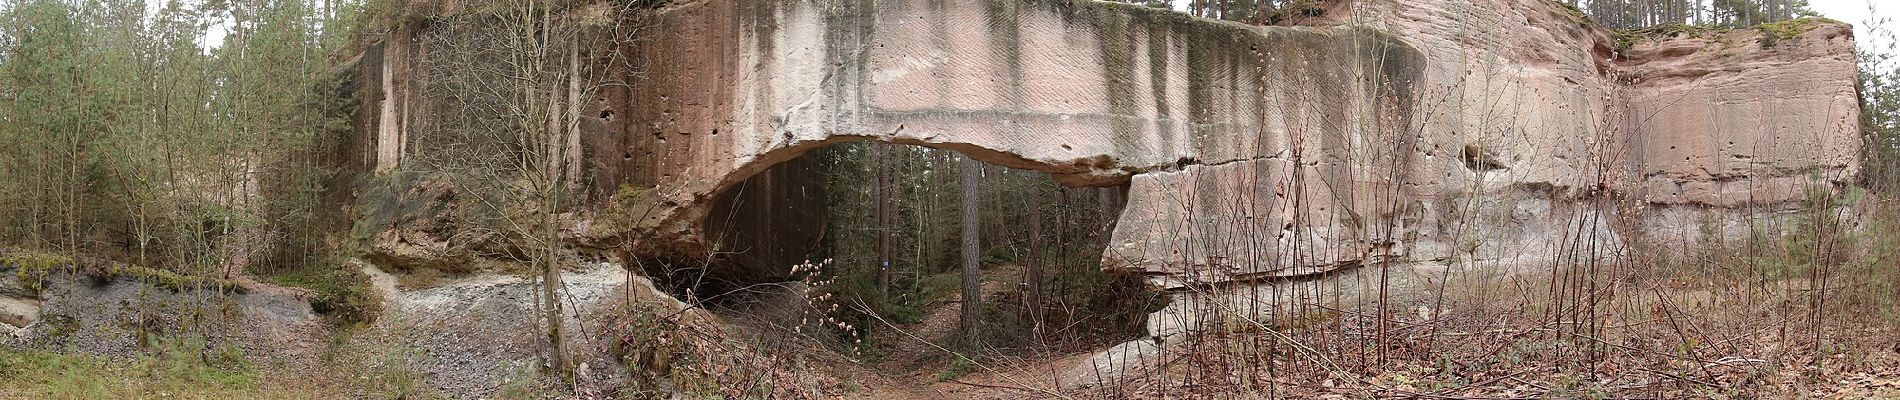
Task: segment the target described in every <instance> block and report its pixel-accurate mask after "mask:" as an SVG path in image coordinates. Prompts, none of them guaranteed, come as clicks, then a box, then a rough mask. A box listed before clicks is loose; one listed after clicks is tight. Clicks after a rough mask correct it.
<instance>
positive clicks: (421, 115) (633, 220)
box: [357, 0, 1859, 336]
mask: <svg viewBox="0 0 1900 400" xmlns="http://www.w3.org/2000/svg"><path fill="white" fill-rule="evenodd" d="M637 14H638V15H639V16H638V17H628V18H637V19H638V22H639V23H640V24H644V26H648V27H650V29H648V30H647V31H646V32H649V33H650V34H649V35H647V36H645V37H644V38H643V40H639V41H634V42H598V43H585V44H582V45H583V46H584V47H585V48H586V49H587V52H589V54H595V55H601V54H617V55H622V56H625V57H626V58H627V59H629V60H632V61H633V62H628V63H624V64H613V65H601V66H599V67H600V68H599V69H598V70H599V71H604V72H602V74H604V75H599V76H596V77H595V78H596V79H612V80H615V81H617V82H625V83H626V85H616V86H613V88H612V89H609V90H604V91H602V92H600V93H599V95H598V96H596V97H595V98H589V99H576V100H574V101H571V102H570V103H568V104H565V105H563V107H572V108H573V109H575V110H576V112H577V113H578V114H580V115H585V116H587V117H588V118H586V120H585V121H583V123H582V124H581V125H580V126H581V129H580V130H579V132H578V134H579V135H580V137H581V140H580V142H579V143H581V145H580V146H579V148H578V149H576V150H575V151H576V152H577V153H578V154H579V157H578V158H579V160H580V161H578V162H577V164H576V165H574V166H573V168H575V169H576V170H577V171H580V174H581V176H582V179H581V180H580V181H579V182H576V183H575V184H576V185H578V186H581V187H583V188H584V190H585V191H586V192H587V193H588V194H589V196H588V198H589V200H588V201H587V204H586V206H585V207H583V208H584V210H585V211H582V212H579V213H577V214H574V215H572V218H570V219H568V221H569V222H570V223H571V226H570V227H569V230H568V232H569V234H570V239H571V240H572V243H573V244H574V246H575V247H576V248H577V249H580V250H581V251H584V252H595V253H600V254H611V253H612V251H611V249H625V250H626V251H627V253H626V254H625V256H628V257H632V258H638V259H644V260H664V261H682V260H695V259H701V258H704V257H706V256H707V254H708V252H709V251H710V247H711V246H712V244H711V243H709V240H708V239H707V234H708V229H709V226H708V223H707V222H706V220H705V218H706V216H707V213H708V210H709V209H711V208H712V206H713V205H714V203H715V202H716V200H717V199H718V198H719V196H721V195H722V194H723V193H726V192H727V191H728V190H730V189H731V188H733V187H735V186H736V185H738V184H739V183H740V182H741V181H743V180H744V179H746V178H747V177H750V176H753V175H755V174H758V173H759V172H761V171H764V170H765V169H766V168H767V167H769V166H772V165H774V164H778V163H781V162H785V161H787V160H791V159H793V158H796V157H797V156H798V155H800V154H803V153H805V152H807V151H810V150H812V149H815V148H818V147H822V146H824V145H827V144H832V143H837V142H841V141H850V140H875V141H885V142H893V143H904V144H916V145H923V146H930V147H937V148H944V149H951V150H956V151H960V152H963V153H965V154H968V155H970V156H972V157H975V158H977V159H979V160H983V161H987V162H992V163H996V164H1001V165H1005V166H1010V167H1016V168H1026V169H1034V170H1039V171H1044V172H1048V173H1050V174H1052V175H1054V176H1056V177H1057V179H1058V180H1060V181H1062V182H1064V183H1065V184H1069V185H1078V186H1116V185H1126V186H1127V188H1128V189H1127V190H1128V196H1129V200H1128V208H1127V211H1125V212H1124V213H1123V215H1122V216H1121V218H1120V223H1119V224H1118V225H1117V228H1116V231H1115V232H1114V234H1113V239H1112V243H1111V246H1110V248H1109V250H1108V251H1107V252H1106V254H1104V255H1103V263H1104V267H1106V268H1123V269H1131V270H1138V271H1142V272H1144V273H1146V274H1148V275H1149V276H1151V277H1153V278H1154V282H1155V283H1157V284H1158V285H1159V286H1161V287H1163V288H1177V289H1178V288H1186V287H1192V286H1197V285H1225V284H1228V283H1232V282H1248V283H1254V284H1258V285H1255V286H1256V287H1260V288H1265V290H1272V289H1273V288H1274V287H1278V286H1286V287H1292V286H1288V285H1292V284H1295V283H1299V282H1305V281H1308V280H1311V279H1313V278H1322V277H1329V276H1332V275H1328V274H1329V273H1333V272H1337V271H1344V270H1350V269H1351V267H1355V266H1361V265H1373V264H1379V263H1382V262H1397V263H1400V265H1412V266H1421V267H1423V268H1427V269H1432V270H1442V269H1445V268H1454V269H1460V270H1475V269H1483V270H1498V271H1509V270H1516V269H1521V268H1549V267H1553V266H1557V264H1560V263H1575V262H1580V261H1579V260H1585V259H1608V258H1616V257H1620V256H1623V255H1626V254H1628V253H1629V252H1630V251H1631V250H1632V249H1650V248H1666V246H1662V245H1661V244H1664V243H1677V242H1680V241H1694V240H1701V239H1700V238H1698V237H1692V236H1698V235H1702V234H1701V233H1700V232H1702V231H1704V230H1702V229H1699V227H1700V226H1707V225H1711V224H1713V225H1714V226H1717V227H1719V228H1720V229H1718V230H1717V232H1718V233H1728V234H1734V231H1733V230H1732V229H1730V228H1734V227H1738V226H1741V225H1740V224H1743V223H1742V222H1739V221H1741V217H1742V216H1745V215H1749V214H1751V213H1756V212H1761V211H1764V210H1769V211H1771V210H1774V209H1776V208H1779V207H1786V206H1791V205H1795V204H1798V203H1799V202H1800V201H1801V200H1802V199H1803V198H1804V196H1803V194H1804V193H1808V192H1812V191H1816V190H1820V191H1835V190H1841V189H1842V188H1844V187H1845V185H1847V184H1848V182H1850V181H1851V177H1852V175H1853V174H1854V173H1855V172H1856V169H1857V161H1856V160H1857V158H1856V156H1857V154H1858V146H1859V141H1858V139H1857V136H1856V130H1857V127H1856V123H1857V121H1858V112H1859V110H1858V108H1857V106H1856V104H1857V103H1856V101H1855V99H1854V90H1855V70H1854V68H1855V67H1854V62H1853V39H1852V36H1851V30H1850V29H1848V27H1846V26H1844V25H1841V24H1837V23H1831V22H1798V23H1793V24H1791V25H1783V26H1777V27H1773V28H1775V29H1768V30H1735V31H1726V32H1714V31H1711V32H1697V33H1692V34H1675V33H1671V32H1654V33H1652V34H1650V35H1647V36H1640V37H1628V36H1625V37H1619V36H1616V35H1612V34H1611V33H1609V32H1607V31H1605V30H1602V29H1598V28H1596V27H1594V26H1593V25H1592V24H1591V23H1590V22H1589V21H1588V20H1586V19H1585V18H1583V17H1582V16H1581V15H1580V14H1579V13H1577V12H1576V11H1574V10H1572V9H1569V8H1566V7H1563V6H1561V5H1558V4H1556V3H1553V2H1548V1H1545V0H1450V1H1442V2H1412V1H1397V0H1374V1H1365V2H1356V3H1353V4H1348V5H1342V6H1339V7H1336V8H1335V9H1334V10H1330V11H1329V12H1328V13H1327V15H1328V17H1327V18H1326V21H1325V22H1323V23H1320V24H1318V25H1322V26H1303V27H1252V26H1243V25H1238V24H1232V23H1225V22H1215V21H1206V20H1198V19H1193V18H1189V17H1185V16H1182V15H1179V14H1175V13H1171V12H1167V11H1163V10H1154V9H1147V8H1142V7H1135V6H1129V5H1124V4H1117V3H1105V2H1096V1H1087V0H1075V1H1047V2H1045V1H1037V2H1020V3H1018V2H980V1H951V2H941V1H924V0H911V1H890V2H874V3H869V2H848V3H834V2H823V1H763V0H759V1H753V0H744V1H703V2H688V3H677V4H669V5H667V6H666V7H664V8H657V9H651V10H642V11H641V12H639V13H637ZM458 23H464V24H466V23H473V22H471V21H468V20H461V21H459V22H458V20H454V19H450V20H445V21H442V22H439V23H437V24H435V25H430V26H406V27H404V28H401V29H398V30H396V31H395V32H392V33H390V34H389V35H388V37H387V38H386V39H385V40H383V41H382V42H381V43H382V44H380V45H376V46H372V47H371V48H370V54H369V55H368V56H366V57H364V59H363V61H362V62H361V63H360V64H358V69H357V71H358V72H357V73H358V75H359V76H358V82H361V83H362V89H363V90H361V91H360V93H362V94H363V95H364V96H367V98H366V101H365V102H364V103H363V104H364V105H365V107H364V109H363V111H361V112H360V113H359V118H358V123H359V125H360V129H359V131H360V134H361V135H363V136H374V137H376V138H377V139H376V140H375V141H374V142H375V143H376V146H375V147H376V151H375V152H374V154H375V160H374V163H373V164H374V165H377V166H379V170H383V171H389V170H393V169H396V168H398V167H399V166H401V165H402V164H403V163H404V162H406V161H405V160H407V159H409V158H413V157H416V156H417V155H418V154H427V153H428V152H429V151H430V149H429V148H428V147H426V146H425V145H424V144H426V143H423V142H419V141H417V140H416V139H414V138H413V137H411V136H412V135H413V127H414V126H417V125H418V124H419V122H418V121H427V120H428V119H429V118H431V117H430V115H429V113H428V112H427V111H426V110H429V109H430V106H429V103H430V102H436V101H443V99H431V98H428V97H427V96H423V95H420V93H424V92H421V91H419V90H421V89H418V87H419V86H426V85H427V82H428V79H427V75H428V71H425V70H422V69H420V68H419V66H420V65H422V64H419V62H418V61H417V60H419V59H426V58H427V57H431V55H430V54H431V53H430V52H431V49H432V48H443V46H442V44H441V43H433V42H431V40H443V39H442V38H444V37H445V36H441V35H425V34H423V32H422V31H425V30H429V29H438V30H439V29H453V28H452V27H453V26H454V25H455V24H458ZM403 190H409V189H402V190H396V192H399V193H400V192H403ZM411 192H412V193H408V194H406V196H407V197H408V198H412V199H413V198H428V197H430V196H431V195H429V194H427V193H422V192H426V190H411ZM759 193H771V191H759ZM398 197H401V196H398ZM786 201H795V200H786ZM423 202H424V203H427V202H428V200H424V201H423ZM790 207H798V205H795V204H794V205H790ZM371 208H376V206H373V205H372V206H371ZM762 222H764V223H773V222H772V221H769V218H768V221H762ZM376 226H381V225H376ZM399 226H401V225H399ZM403 229H408V230H410V231H423V230H425V229H422V228H403ZM386 237H390V238H403V239H402V241H404V242H406V243H409V245H414V246H420V247H423V248H427V247H428V246H435V245H439V244H440V243H443V242H446V241H447V240H448V239H447V236H445V235H434V236H432V235H428V234H414V232H410V234H390V235H386ZM431 241H434V242H436V243H434V244H431V243H429V242H431ZM416 242H421V243H416ZM382 252H383V253H404V252H403V251H401V250H400V248H399V246H386V247H384V250H382ZM408 253H411V255H414V254H413V253H416V252H413V251H412V252H408ZM385 255H386V256H390V257H387V258H386V259H388V260H400V259H401V258H399V257H394V256H395V255H394V254H385ZM424 256H425V257H424V258H428V257H427V256H426V254H424ZM1380 265H1384V264H1380ZM724 268H725V269H722V270H719V271H715V273H721V274H726V275H728V276H736V277H747V276H752V277H765V278H760V279H761V280H765V279H766V278H769V277H771V276H773V274H775V273H776V272H774V271H773V270H770V269H768V268H762V267H760V266H758V265H752V266H751V267H750V268H746V267H744V266H727V267H724ZM1360 278H1363V277H1360ZM1275 296H1277V295H1275ZM1276 298H1278V297H1276ZM1178 325H1182V326H1188V325H1193V324H1192V323H1191V322H1182V323H1180V324H1178ZM1153 330H1155V331H1156V332H1151V333H1153V334H1155V335H1156V336H1165V335H1166V334H1167V333H1172V332H1176V331H1178V329H1176V328H1164V327H1157V328H1155V329H1153ZM1162 331H1167V332H1162Z"/></svg>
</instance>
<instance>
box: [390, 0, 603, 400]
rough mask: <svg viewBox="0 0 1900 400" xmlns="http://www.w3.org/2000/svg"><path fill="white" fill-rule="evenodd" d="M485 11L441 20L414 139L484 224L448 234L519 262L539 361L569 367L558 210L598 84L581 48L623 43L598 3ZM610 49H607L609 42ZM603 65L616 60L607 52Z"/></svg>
mask: <svg viewBox="0 0 1900 400" xmlns="http://www.w3.org/2000/svg"><path fill="white" fill-rule="evenodd" d="M486 6H487V7H486V8H484V10H485V11H486V12H483V13H477V14H469V15H465V16H461V17H457V19H456V20H450V21H444V22H441V23H438V24H437V25H436V26H434V27H432V28H431V29H430V30H429V36H430V37H429V38H428V39H427V40H429V43H430V45H432V46H436V47H435V48H434V49H432V50H431V54H430V56H429V57H427V58H426V59H425V61H424V63H425V65H424V68H425V69H426V70H427V76H426V78H425V79H426V81H425V83H424V84H425V85H426V88H425V89H424V90H425V91H427V92H429V95H428V96H425V98H428V99H439V100H437V101H438V103H437V104H431V105H429V107H431V109H432V111H433V114H432V117H434V119H433V120H432V121H427V123H425V124H420V126H419V127H420V128H421V131H419V132H417V135H416V138H415V139H414V140H416V141H419V142H422V143H419V144H418V147H420V148H429V149H431V151H430V152H428V153H432V154H418V155H417V156H418V157H425V158H424V159H422V160H421V161H423V163H424V164H426V165H425V166H424V168H426V170H425V171H422V172H427V173H431V174H432V175H435V176H440V177H443V178H446V179H447V180H449V181H450V182H451V183H452V184H453V185H454V187H456V188H457V189H458V190H460V191H461V192H462V193H464V194H463V195H461V196H457V197H458V198H463V199H466V201H468V202H471V203H475V204H476V205H477V206H478V207H476V211H478V212H479V213H480V214H479V215H477V216H475V218H471V219H474V220H477V221H479V222H478V223H479V224H480V225H481V226H475V227H468V228H469V229H467V230H466V231H467V232H474V234H472V235H471V237H463V238H459V239H460V240H456V239H457V238H451V240H450V242H451V243H458V244H459V245H461V246H465V247H468V248H470V249H481V250H485V251H486V253H487V254H486V255H491V256H499V257H500V258H511V259H515V260H519V261H522V262H525V263H526V264H527V266H528V267H529V270H530V271H533V272H534V273H535V274H536V275H538V276H537V277H535V280H536V282H538V284H537V286H536V287H537V293H536V296H535V308H536V311H537V314H539V316H538V319H539V321H537V322H536V323H535V324H534V326H535V327H536V329H537V330H540V331H541V332H539V333H540V334H543V335H545V337H546V341H545V344H546V345H547V348H546V350H547V357H548V360H547V365H548V366H549V367H550V368H551V369H553V370H555V371H558V372H560V373H563V374H564V373H566V372H567V371H569V370H570V369H571V364H572V362H571V360H569V359H568V358H567V353H568V350H567V347H568V346H567V344H566V343H565V339H564V332H563V331H564V329H565V327H564V325H565V324H564V323H563V318H562V315H563V314H562V299H561V297H560V292H561V274H560V272H561V270H562V267H563V266H564V265H567V264H569V262H570V261H571V258H572V257H569V256H568V253H569V252H568V251H567V250H566V249H565V247H564V245H563V243H562V238H561V232H562V228H563V226H564V225H565V224H564V222H563V219H562V215H563V213H565V212H566V211H567V210H568V208H569V207H571V206H572V205H573V202H574V201H575V200H576V199H575V195H576V194H577V193H579V192H578V190H577V189H578V185H579V176H578V175H579V168H578V166H579V162H580V160H579V157H580V148H579V137H580V123H581V118H583V115H584V113H583V111H582V108H583V107H585V106H586V104H587V103H588V100H589V99H592V98H594V96H595V94H596V93H597V92H598V91H599V89H600V88H602V87H604V86H606V85H609V84H612V82H609V81H603V80H599V79H594V78H597V75H601V74H599V73H596V72H595V71H593V68H597V67H601V66H602V65H601V64H600V63H597V62H595V61H591V60H590V57H582V56H581V52H582V51H583V48H588V47H589V45H590V44H591V43H595V42H594V41H596V40H605V41H608V42H609V43H611V42H613V41H618V40H624V38H625V37H627V35H630V34H631V29H627V28H623V27H622V26H619V25H618V24H619V22H618V21H621V20H622V18H619V15H620V12H619V11H620V10H615V9H612V8H608V7H606V4H604V3H603V4H595V5H585V4H583V5H572V6H570V5H567V4H556V3H551V2H545V1H540V0H495V1H493V2H491V3H488V4H487V5H486ZM607 47H610V48H611V46H607ZM607 58H609V61H607V62H606V64H609V65H611V64H612V63H614V62H618V61H615V60H618V57H617V56H615V55H608V56H607Z"/></svg>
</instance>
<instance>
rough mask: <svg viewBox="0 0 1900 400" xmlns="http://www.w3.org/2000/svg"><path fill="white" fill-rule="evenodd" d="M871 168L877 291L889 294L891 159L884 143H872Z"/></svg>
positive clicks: (879, 293) (882, 294)
mask: <svg viewBox="0 0 1900 400" xmlns="http://www.w3.org/2000/svg"><path fill="white" fill-rule="evenodd" d="M870 147H871V168H873V169H875V171H874V172H873V173H872V179H871V202H872V206H871V213H872V220H873V222H872V223H871V225H872V230H873V231H875V232H876V234H877V249H876V250H875V251H876V252H877V261H876V262H877V293H878V295H880V296H884V295H888V294H889V293H890V289H891V246H890V243H891V238H890V236H891V233H890V228H891V223H890V219H891V218H890V213H891V211H890V197H891V196H890V194H889V193H885V186H887V185H888V184H889V183H890V182H889V176H888V175H889V174H888V170H889V166H888V164H889V161H887V160H885V157H884V145H883V144H881V143H871V146H870Z"/></svg>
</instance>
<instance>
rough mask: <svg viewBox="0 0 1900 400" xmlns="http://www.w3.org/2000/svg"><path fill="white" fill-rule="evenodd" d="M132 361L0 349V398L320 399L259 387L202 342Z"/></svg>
mask: <svg viewBox="0 0 1900 400" xmlns="http://www.w3.org/2000/svg"><path fill="white" fill-rule="evenodd" d="M158 349H159V350H158V351H157V352H155V354H152V355H147V356H140V357H135V358H130V359H116V358H106V357H99V356H89V355H74V354H61V353H56V352H49V351H38V350H24V351H16V350H4V349H0V379H5V381H6V384H5V385H0V397H6V398H30V399H128V398H168V397H169V398H181V399H303V398H323V397H324V396H323V395H320V394H316V393H299V392H297V391H290V390H285V389H284V388H283V387H274V388H273V387H266V386H265V385H263V384H261V382H262V381H263V380H262V379H260V373H259V372H258V371H257V368H256V366H254V365H252V364H251V363H250V362H249V361H247V360H245V359H244V358H243V356H241V355H239V354H238V353H236V352H235V351H234V349H216V348H209V347H207V346H206V345H205V342H204V341H203V340H201V339H179V340H174V341H167V342H164V343H162V344H161V345H160V346H159V347H158Z"/></svg>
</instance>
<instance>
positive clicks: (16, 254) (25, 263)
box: [0, 250, 244, 292]
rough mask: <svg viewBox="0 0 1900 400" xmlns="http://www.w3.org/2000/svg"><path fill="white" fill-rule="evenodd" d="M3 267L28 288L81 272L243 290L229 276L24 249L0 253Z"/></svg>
mask: <svg viewBox="0 0 1900 400" xmlns="http://www.w3.org/2000/svg"><path fill="white" fill-rule="evenodd" d="M6 267H10V268H15V269H16V270H15V273H16V274H17V276H18V278H19V279H20V283H21V285H22V286H24V287H25V288H26V289H27V290H29V291H39V290H41V289H44V287H45V286H44V285H45V280H46V278H47V277H49V276H50V275H51V274H53V273H59V272H65V273H72V274H77V275H82V276H85V277H88V278H92V279H94V280H97V281H100V282H109V281H113V280H120V279H124V280H136V281H139V282H144V283H148V284H152V285H153V286H157V287H160V288H164V289H166V290H171V291H173V292H177V291H183V290H195V289H215V290H219V291H225V292H242V291H243V290H244V288H243V287H242V286H240V285H238V284H237V282H234V281H231V280H228V279H222V278H216V277H208V276H194V275H184V274H179V273H177V272H172V271H170V270H165V269H158V268H150V267H142V266H137V265H131V264H126V263H122V262H114V261H105V260H94V261H89V262H74V260H73V259H72V258H69V257H66V256H61V255H57V254H51V253H44V252H34V251H24V250H20V251H13V252H9V253H6V254H5V255H0V268H6Z"/></svg>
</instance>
